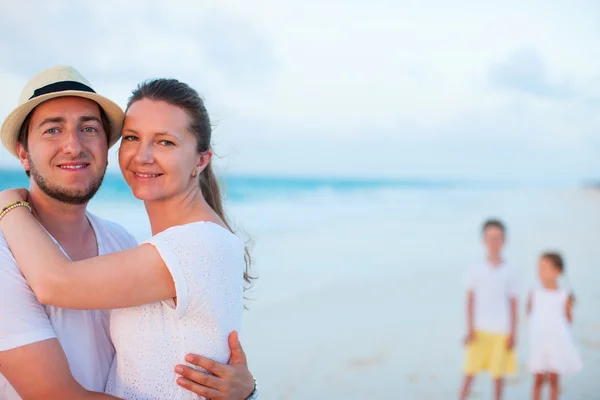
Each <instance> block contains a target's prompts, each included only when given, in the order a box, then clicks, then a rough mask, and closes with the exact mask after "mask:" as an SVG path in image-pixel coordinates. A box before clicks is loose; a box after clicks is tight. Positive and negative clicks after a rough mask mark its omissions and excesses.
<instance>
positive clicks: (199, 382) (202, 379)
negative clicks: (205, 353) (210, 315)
mask: <svg viewBox="0 0 600 400" xmlns="http://www.w3.org/2000/svg"><path fill="white" fill-rule="evenodd" d="M229 347H230V348H231V357H230V359H229V364H221V363H218V362H216V361H214V360H211V359H210V358H206V357H202V356H199V355H196V354H188V355H187V356H186V357H185V359H186V361H187V362H189V363H190V364H193V365H196V366H198V367H201V368H204V369H205V370H207V371H208V373H207V372H201V371H197V370H195V369H193V368H190V367H187V366H185V365H177V366H176V367H175V372H177V373H178V374H180V375H181V377H179V378H177V384H178V385H179V386H181V387H183V388H185V389H187V390H189V391H191V392H193V393H196V394H199V395H200V396H204V397H206V398H209V399H211V400H246V399H247V398H248V397H250V395H251V394H252V392H253V391H254V378H253V377H252V374H251V373H250V371H249V370H248V363H247V361H246V354H245V353H244V350H243V349H242V345H241V343H240V341H239V338H238V334H237V332H235V331H234V332H232V333H231V334H230V335H229Z"/></svg>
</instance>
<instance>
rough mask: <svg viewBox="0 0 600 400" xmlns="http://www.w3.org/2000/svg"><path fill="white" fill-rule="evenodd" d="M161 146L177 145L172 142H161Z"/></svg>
mask: <svg viewBox="0 0 600 400" xmlns="http://www.w3.org/2000/svg"><path fill="white" fill-rule="evenodd" d="M158 143H159V144H160V145H161V146H175V143H173V142H171V141H170V140H161V141H160V142H158Z"/></svg>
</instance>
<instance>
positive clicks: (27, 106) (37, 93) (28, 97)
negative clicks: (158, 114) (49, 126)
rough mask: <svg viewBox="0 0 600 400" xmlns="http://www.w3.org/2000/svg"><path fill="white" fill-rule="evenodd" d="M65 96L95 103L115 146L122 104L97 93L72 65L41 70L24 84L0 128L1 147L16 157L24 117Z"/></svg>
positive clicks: (111, 142)
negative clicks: (35, 109)
mask: <svg viewBox="0 0 600 400" xmlns="http://www.w3.org/2000/svg"><path fill="white" fill-rule="evenodd" d="M65 96H76V97H83V98H86V99H90V100H93V101H95V102H96V103H98V105H99V106H100V107H101V108H102V109H103V110H104V112H105V113H106V116H107V117H108V120H109V121H110V137H109V140H108V146H109V147H110V146H112V145H114V144H115V143H116V142H117V141H118V140H119V138H120V137H121V128H122V127H123V119H124V114H123V110H122V109H121V107H119V106H118V105H117V104H116V103H114V102H112V101H110V100H109V99H107V98H106V97H103V96H100V95H99V94H96V92H95V91H94V89H92V86H91V85H90V83H89V82H88V80H87V79H85V78H84V77H83V76H82V75H81V74H80V73H79V72H78V71H77V70H76V69H75V68H72V67H66V66H56V67H52V68H49V69H47V70H45V71H42V72H40V73H39V74H37V75H36V76H34V77H33V78H32V79H31V80H30V81H29V82H27V84H26V85H25V88H24V89H23V91H22V92H21V96H20V97H19V106H18V107H17V108H15V109H14V110H13V112H11V113H10V114H9V115H8V117H6V119H5V120H4V123H3V124H2V128H0V140H1V141H2V144H3V145H4V147H6V149H8V151H10V153H11V154H12V155H13V156H15V157H17V158H18V157H19V156H18V154H17V150H16V148H17V138H18V137H19V132H20V130H21V125H23V122H24V121H25V118H27V116H28V115H29V113H30V112H31V111H32V110H33V109H34V108H35V107H37V106H38V105H40V104H41V103H43V102H45V101H47V100H50V99H54V98H57V97H65ZM107 133H108V132H107Z"/></svg>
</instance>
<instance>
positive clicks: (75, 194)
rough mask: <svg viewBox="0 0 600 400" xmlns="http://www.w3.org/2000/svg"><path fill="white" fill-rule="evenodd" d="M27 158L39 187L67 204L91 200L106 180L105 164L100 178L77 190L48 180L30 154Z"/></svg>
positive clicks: (84, 202)
mask: <svg viewBox="0 0 600 400" xmlns="http://www.w3.org/2000/svg"><path fill="white" fill-rule="evenodd" d="M27 159H28V161H29V168H30V170H29V172H30V173H31V178H32V179H33V180H34V181H35V183H36V184H37V185H38V187H39V188H40V189H41V190H42V192H44V193H46V194H47V195H48V196H50V197H52V198H53V199H55V200H58V201H60V202H61V203H65V204H75V205H82V204H86V203H87V202H89V201H90V200H91V199H92V197H94V195H95V194H96V192H97V191H98V189H100V185H102V181H103V180H104V174H105V173H106V167H107V166H108V163H107V165H106V166H104V171H103V172H102V175H100V177H99V178H97V179H95V180H94V181H92V182H90V184H89V185H88V187H87V188H86V189H82V190H75V189H68V188H64V187H60V186H58V185H55V184H53V183H52V182H48V181H46V179H44V177H43V176H42V175H41V174H40V173H39V172H38V171H37V169H36V168H35V165H34V164H33V162H32V161H31V158H30V157H29V155H27Z"/></svg>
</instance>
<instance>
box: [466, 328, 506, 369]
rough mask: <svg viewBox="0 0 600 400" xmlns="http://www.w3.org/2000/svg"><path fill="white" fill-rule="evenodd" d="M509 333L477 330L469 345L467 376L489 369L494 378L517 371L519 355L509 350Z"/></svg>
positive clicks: (467, 350)
mask: <svg viewBox="0 0 600 400" xmlns="http://www.w3.org/2000/svg"><path fill="white" fill-rule="evenodd" d="M507 341H508V335H503V334H497V333H489V332H481V331H477V332H475V339H474V340H473V341H472V342H471V343H469V344H468V345H467V348H466V358H465V366H464V373H465V375H467V376H474V375H477V374H478V373H479V372H482V371H487V372H488V373H489V374H490V375H491V376H492V378H495V379H498V378H502V377H504V376H505V375H508V374H514V373H515V372H517V357H516V355H515V352H514V350H508V349H507V348H506V343H507Z"/></svg>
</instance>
